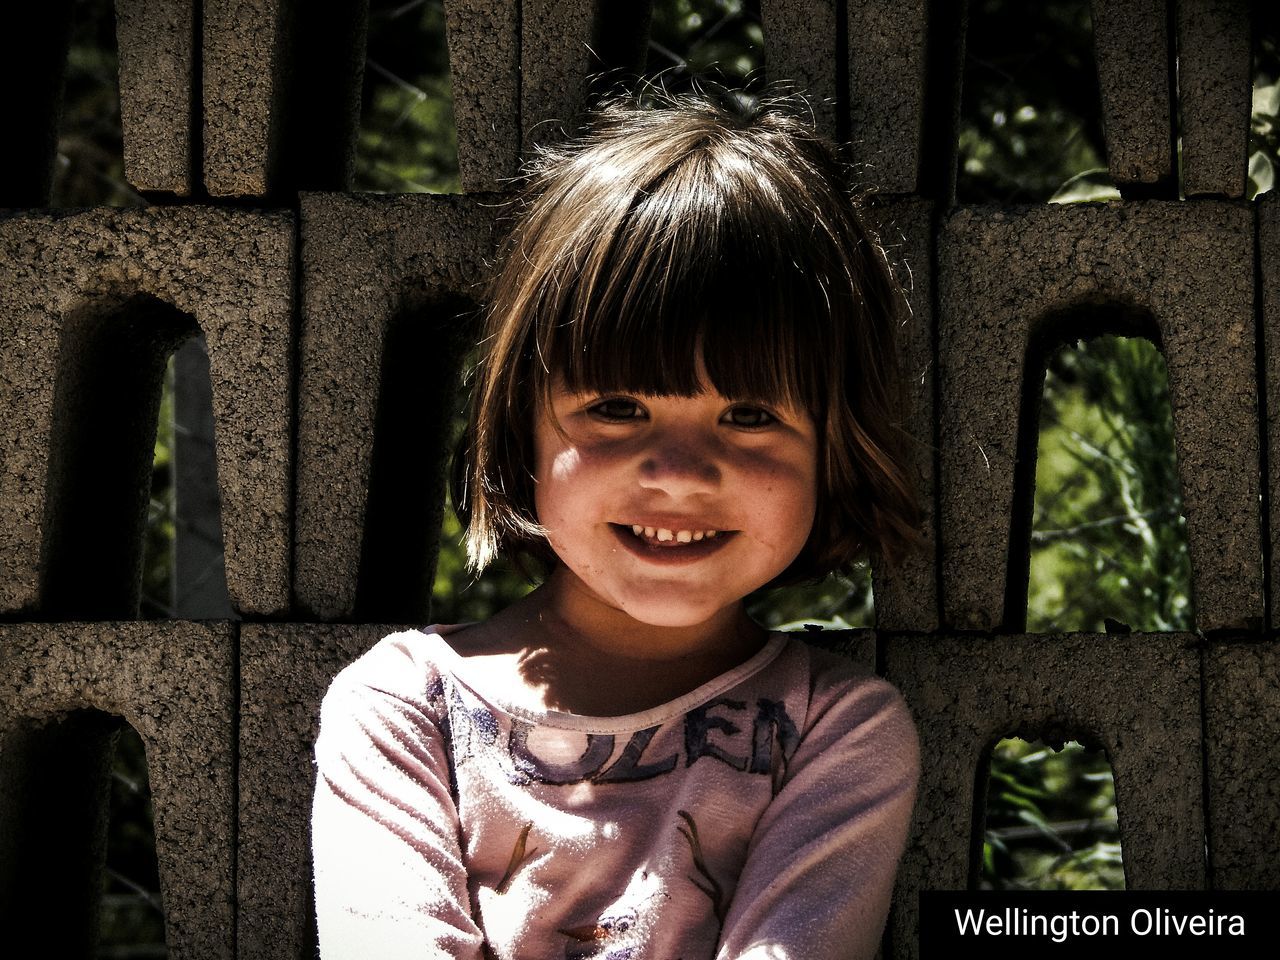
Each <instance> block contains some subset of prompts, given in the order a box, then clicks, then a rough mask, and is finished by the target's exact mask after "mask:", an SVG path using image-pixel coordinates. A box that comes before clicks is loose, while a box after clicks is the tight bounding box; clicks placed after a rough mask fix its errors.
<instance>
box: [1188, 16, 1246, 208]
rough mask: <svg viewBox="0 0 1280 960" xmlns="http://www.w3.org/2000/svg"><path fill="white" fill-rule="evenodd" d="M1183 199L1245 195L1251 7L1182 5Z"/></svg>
mask: <svg viewBox="0 0 1280 960" xmlns="http://www.w3.org/2000/svg"><path fill="white" fill-rule="evenodd" d="M1176 6H1177V33H1178V101H1179V105H1180V107H1181V113H1182V129H1181V131H1180V133H1181V135H1182V192H1183V194H1184V195H1185V196H1188V197H1195V196H1206V195H1208V196H1222V197H1232V198H1234V197H1242V196H1244V190H1245V183H1246V181H1247V177H1248V168H1249V112H1250V104H1251V98H1252V76H1253V74H1252V70H1253V66H1252V47H1251V45H1250V36H1249V2H1248V0H1178V3H1177V5H1176Z"/></svg>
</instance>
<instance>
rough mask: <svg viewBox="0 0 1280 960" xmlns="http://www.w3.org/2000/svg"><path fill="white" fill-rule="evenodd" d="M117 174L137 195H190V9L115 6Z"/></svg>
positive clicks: (143, 1)
mask: <svg viewBox="0 0 1280 960" xmlns="http://www.w3.org/2000/svg"><path fill="white" fill-rule="evenodd" d="M115 7H116V45H117V47H118V48H119V52H120V125H121V128H122V130H123V133H124V176H125V179H126V180H128V181H129V183H130V184H132V185H133V186H134V187H135V188H136V189H138V190H147V191H167V192H169V193H175V194H178V195H179V196H187V195H189V194H190V193H191V187H192V182H191V172H192V162H191V160H192V158H191V130H192V117H191V106H192V101H193V97H192V86H193V83H194V80H193V77H194V73H195V61H196V57H197V56H198V54H197V53H196V50H195V37H196V22H195V19H196V9H197V6H196V4H194V3H174V2H172V0H116V4H115Z"/></svg>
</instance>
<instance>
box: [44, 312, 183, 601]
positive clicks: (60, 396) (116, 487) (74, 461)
mask: <svg viewBox="0 0 1280 960" xmlns="http://www.w3.org/2000/svg"><path fill="white" fill-rule="evenodd" d="M198 332H199V327H198V326H197V324H196V321H195V318H194V317H192V316H190V315H189V314H186V313H183V312H182V311H180V310H178V309H176V308H174V307H172V306H170V305H169V304H166V303H164V302H162V301H160V300H157V299H156V298H154V297H151V296H149V295H146V294H129V293H121V292H113V293H103V294H100V295H98V296H96V297H95V298H93V299H92V300H90V301H88V302H86V303H84V304H82V305H81V306H80V307H79V308H77V309H74V310H72V311H71V312H69V313H68V315H67V316H66V318H65V319H64V321H63V324H62V329H61V333H60V337H59V345H58V358H59V360H58V369H57V371H56V374H55V382H54V401H53V424H52V441H51V449H50V455H49V472H48V480H47V483H46V491H45V515H44V522H43V532H44V537H43V541H42V544H41V591H40V596H41V603H40V607H41V612H42V615H43V617H45V618H46V619H60V620H115V619H123V620H129V619H134V618H136V617H137V616H138V615H139V600H140V594H141V586H142V579H143V578H142V567H143V564H142V558H143V552H144V548H143V542H144V538H145V533H146V529H147V517H148V514H149V512H150V501H151V493H152V487H153V478H154V475H155V447H156V426H157V422H158V420H159V415H160V407H161V400H162V396H163V392H164V379H165V371H166V368H167V365H168V358H169V355H170V354H171V353H172V352H173V351H174V350H175V349H176V348H177V347H178V346H179V345H181V344H182V343H183V342H184V341H185V340H187V339H188V338H190V337H193V336H195V335H196V334H197V333H198Z"/></svg>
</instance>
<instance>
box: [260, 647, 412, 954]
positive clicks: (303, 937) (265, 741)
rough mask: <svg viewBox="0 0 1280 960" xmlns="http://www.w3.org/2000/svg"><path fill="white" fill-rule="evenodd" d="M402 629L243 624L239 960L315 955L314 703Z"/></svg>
mask: <svg viewBox="0 0 1280 960" xmlns="http://www.w3.org/2000/svg"><path fill="white" fill-rule="evenodd" d="M399 629H403V628H400V627H386V626H378V625H363V626H335V625H324V624H245V625H244V626H243V627H241V630H240V741H239V743H240V806H239V812H238V817H239V825H240V829H239V843H238V850H237V870H236V899H237V903H238V904H239V930H238V934H239V936H238V941H239V950H238V954H239V956H240V957H242V958H245V960H258V958H266V957H271V958H274V960H302V958H304V957H314V956H315V945H314V943H312V942H311V938H312V934H311V930H312V927H313V923H314V915H313V914H314V899H313V894H312V889H311V831H310V823H311V798H312V794H313V792H314V790H315V776H316V775H315V766H314V764H313V762H312V751H313V749H314V746H315V740H316V734H317V733H318V731H319V723H320V701H321V700H322V699H323V698H324V694H325V691H326V690H327V689H328V688H329V682H330V681H331V680H332V679H333V677H334V676H335V675H336V674H337V673H338V671H339V670H341V669H342V668H343V667H345V666H346V665H347V664H348V663H350V662H351V661H352V660H354V659H356V657H358V656H360V654H362V653H364V652H365V651H366V650H368V649H369V648H370V647H372V646H373V645H374V644H375V643H377V642H378V640H380V639H381V638H382V637H385V636H387V635H388V634H390V633H395V632H396V631H397V630H399Z"/></svg>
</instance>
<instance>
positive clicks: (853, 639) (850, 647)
mask: <svg viewBox="0 0 1280 960" xmlns="http://www.w3.org/2000/svg"><path fill="white" fill-rule="evenodd" d="M801 636H803V638H804V641H805V643H807V644H809V645H810V646H812V647H817V648H819V649H820V650H830V651H831V652H832V653H838V654H840V655H841V656H842V657H848V658H849V659H850V660H852V661H853V662H854V663H856V664H858V666H860V667H864V668H866V669H867V670H871V671H874V670H875V669H876V632H875V631H874V630H806V631H805V632H804V633H803V634H801Z"/></svg>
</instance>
